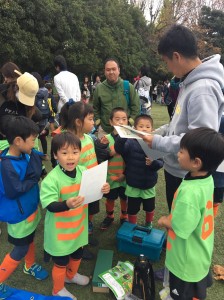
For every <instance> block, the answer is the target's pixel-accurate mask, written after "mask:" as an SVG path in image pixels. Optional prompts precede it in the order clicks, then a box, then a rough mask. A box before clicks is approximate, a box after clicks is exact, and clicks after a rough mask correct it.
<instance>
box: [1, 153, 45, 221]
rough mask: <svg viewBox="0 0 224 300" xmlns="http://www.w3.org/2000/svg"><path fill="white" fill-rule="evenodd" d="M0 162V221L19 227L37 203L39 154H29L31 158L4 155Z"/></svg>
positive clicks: (26, 155)
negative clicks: (18, 224) (16, 224)
mask: <svg viewBox="0 0 224 300" xmlns="http://www.w3.org/2000/svg"><path fill="white" fill-rule="evenodd" d="M7 153H8V149H5V150H4V151H3V152H2V153H1V155H0V158H1V161H0V220H1V221H4V222H8V223H10V224H15V223H19V222H21V221H23V220H25V219H26V218H27V217H29V216H30V215H31V214H32V213H34V212H35V211H36V209H37V207H38V203H39V186H38V181H39V179H40V175H41V171H42V162H41V155H43V154H42V153H40V152H38V151H36V150H32V152H31V155H28V154H21V155H20V157H16V156H11V155H6V154H7Z"/></svg>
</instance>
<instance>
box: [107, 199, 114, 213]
mask: <svg viewBox="0 0 224 300" xmlns="http://www.w3.org/2000/svg"><path fill="white" fill-rule="evenodd" d="M106 211H107V217H109V218H114V201H113V200H108V199H107V200H106Z"/></svg>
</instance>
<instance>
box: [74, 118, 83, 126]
mask: <svg viewBox="0 0 224 300" xmlns="http://www.w3.org/2000/svg"><path fill="white" fill-rule="evenodd" d="M75 125H76V126H77V127H82V121H81V120H80V119H75Z"/></svg>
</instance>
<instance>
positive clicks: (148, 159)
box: [145, 157, 152, 166]
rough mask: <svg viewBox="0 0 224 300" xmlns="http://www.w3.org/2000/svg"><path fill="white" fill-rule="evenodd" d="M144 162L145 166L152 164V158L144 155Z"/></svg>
mask: <svg viewBox="0 0 224 300" xmlns="http://www.w3.org/2000/svg"><path fill="white" fill-rule="evenodd" d="M145 164H146V166H150V165H151V164H152V160H151V159H150V158H148V157H146V158H145Z"/></svg>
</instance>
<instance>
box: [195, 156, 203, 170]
mask: <svg viewBox="0 0 224 300" xmlns="http://www.w3.org/2000/svg"><path fill="white" fill-rule="evenodd" d="M202 165H203V164H202V161H201V159H200V158H199V157H195V159H194V167H195V169H197V170H201V168H202Z"/></svg>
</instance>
